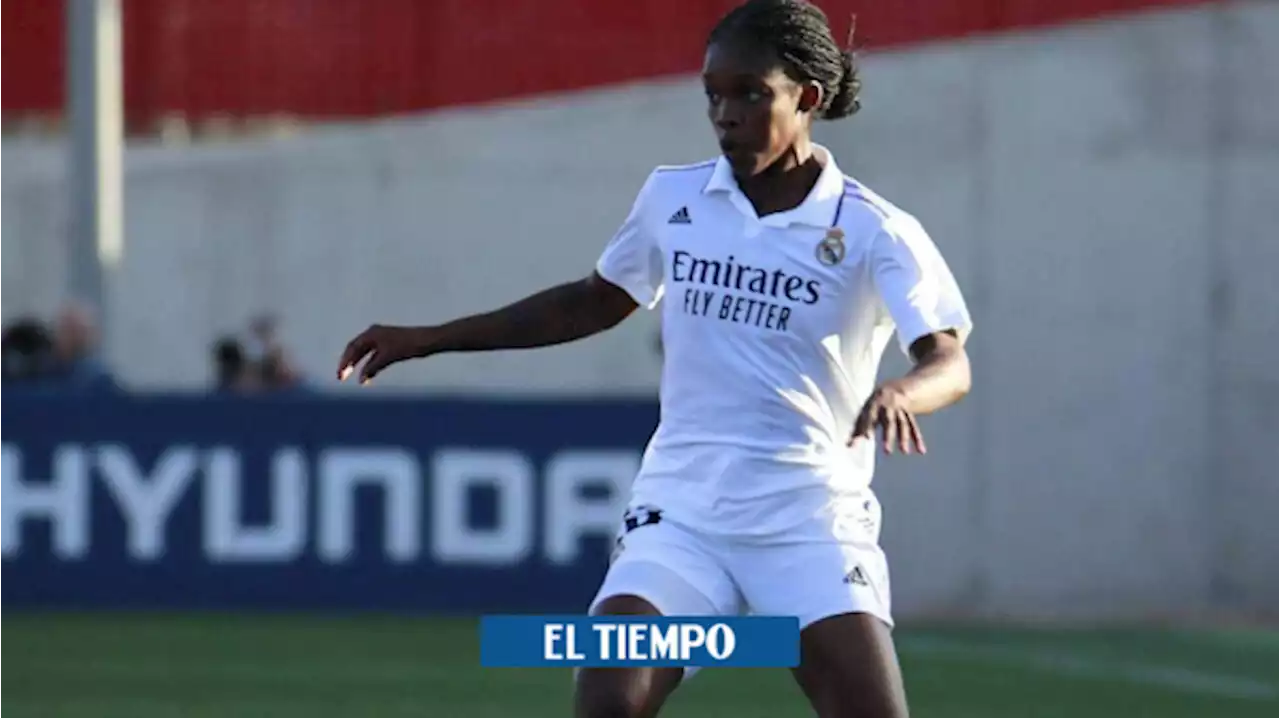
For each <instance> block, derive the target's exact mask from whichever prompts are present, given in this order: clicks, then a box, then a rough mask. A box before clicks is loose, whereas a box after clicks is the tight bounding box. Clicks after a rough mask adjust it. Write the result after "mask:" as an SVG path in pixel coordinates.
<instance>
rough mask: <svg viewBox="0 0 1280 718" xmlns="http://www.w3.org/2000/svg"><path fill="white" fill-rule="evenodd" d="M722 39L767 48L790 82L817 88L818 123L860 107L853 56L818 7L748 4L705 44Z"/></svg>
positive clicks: (787, 0) (787, 1) (801, 1)
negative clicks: (819, 99)
mask: <svg viewBox="0 0 1280 718" xmlns="http://www.w3.org/2000/svg"><path fill="white" fill-rule="evenodd" d="M725 39H734V40H747V41H750V42H753V43H759V44H760V45H761V46H763V47H768V48H770V49H771V50H773V52H774V53H775V54H776V55H777V56H778V58H779V59H781V60H782V64H783V68H784V70H785V71H786V73H787V75H788V76H789V77H790V78H791V79H792V80H795V81H796V82H816V83H818V84H819V85H821V86H822V105H821V106H819V107H818V108H817V114H818V116H819V117H821V118H822V119H824V120H838V119H840V118H842V117H849V116H850V115H852V114H854V113H855V112H857V111H858V110H859V109H860V107H861V103H860V102H859V101H858V93H859V91H860V90H861V89H862V81H861V79H860V78H859V77H858V66H857V60H856V57H855V56H854V53H853V52H852V51H845V50H842V49H840V46H839V45H837V44H836V41H835V38H833V37H832V35H831V26H830V24H829V23H828V22H827V15H826V13H824V12H823V11H822V9H821V8H819V7H818V6H816V5H813V4H811V3H808V2H805V0H749V2H747V3H744V4H742V5H739V6H738V7H736V8H734V9H733V10H732V11H730V12H729V14H727V15H725V16H724V17H723V18H722V19H721V20H720V22H719V23H717V24H716V26H715V28H714V29H712V31H711V35H710V37H709V38H708V39H707V45H712V44H714V43H716V42H718V41H720V40H725Z"/></svg>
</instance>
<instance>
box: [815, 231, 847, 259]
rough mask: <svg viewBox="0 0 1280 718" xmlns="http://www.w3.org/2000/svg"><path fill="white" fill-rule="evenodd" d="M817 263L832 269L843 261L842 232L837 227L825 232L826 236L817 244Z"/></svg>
mask: <svg viewBox="0 0 1280 718" xmlns="http://www.w3.org/2000/svg"><path fill="white" fill-rule="evenodd" d="M817 255H818V261H819V262H822V263H823V264H825V265H827V266H828V267H834V266H836V265H837V264H839V263H841V262H843V261H844V230H842V229H840V228H839V227H832V228H831V229H828V230H827V236H825V237H823V238H822V241H821V242H818V249H817Z"/></svg>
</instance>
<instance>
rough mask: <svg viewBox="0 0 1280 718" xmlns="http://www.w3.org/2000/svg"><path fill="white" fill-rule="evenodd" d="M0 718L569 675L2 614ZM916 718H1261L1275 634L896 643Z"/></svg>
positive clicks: (538, 684)
mask: <svg viewBox="0 0 1280 718" xmlns="http://www.w3.org/2000/svg"><path fill="white" fill-rule="evenodd" d="M0 635H2V636H3V655H4V659H5V660H4V672H3V690H2V694H3V698H2V699H0V700H2V703H3V707H2V709H3V712H4V716H5V718H171V717H172V718H178V717H181V718H214V717H217V718H224V717H226V716H237V717H238V718H251V717H253V716H264V717H266V716H270V717H271V718H295V717H296V718H302V717H303V716H305V717H306V718H325V717H329V716H332V717H333V718H350V717H351V716H382V717H386V718H395V717H397V716H442V717H452V716H457V717H459V718H485V717H487V716H493V717H494V718H508V717H509V716H526V717H528V718H543V717H544V716H545V717H550V716H558V717H559V716H567V715H570V714H571V711H570V708H569V698H570V672H569V671H568V670H560V669H521V670H517V669H501V670H498V669H483V668H481V667H480V666H479V659H478V653H477V650H478V648H477V639H478V634H477V626H476V622H475V621H473V620H468V619H453V618H421V617H405V618H398V617H389V616H387V617H383V616H380V617H342V618H326V617H312V616H306V617H304V616H277V615H269V616H264V615H253V616H244V615H151V614H84V615H81V614H77V615H54V614H45V615H23V614H14V613H10V614H9V615H7V616H5V617H4V619H3V625H2V627H0ZM897 637H898V643H899V652H900V655H901V659H902V664H903V670H904V672H905V675H906V680H907V691H908V697H909V700H910V703H911V708H912V715H913V716H917V717H920V718H1028V717H1034V718H1054V717H1056V716H1061V717H1062V718H1079V717H1080V716H1090V717H1091V718H1113V717H1114V718H1136V717H1139V716H1153V717H1159V718H1182V717H1185V718H1208V717H1211V716H1212V717H1214V718H1236V717H1239V718H1245V717H1246V716H1267V718H1273V717H1274V716H1276V715H1277V711H1278V704H1277V703H1278V702H1277V680H1276V676H1277V662H1276V655H1277V634H1276V631H1275V630H1274V629H1260V630H1258V631H1243V630H1241V631H1189V630H1188V631H1158V630H1139V629H1125V630H1117V629H1108V630H1079V631H1065V630H1015V629H992V628H926V627H921V626H912V625H907V626H904V627H902V628H900V629H899V630H898V632H897ZM807 715H810V712H809V710H808V707H807V706H806V705H805V703H804V700H803V698H802V697H801V694H800V691H799V689H798V688H796V687H795V685H794V684H793V683H792V681H791V678H790V676H789V674H788V673H787V671H785V670H729V669H710V670H705V671H703V672H701V673H700V674H698V675H697V676H696V677H695V678H694V679H693V680H692V681H690V682H689V683H688V684H686V685H685V686H683V687H682V688H681V689H680V691H679V692H678V693H677V695H676V696H675V698H674V699H673V701H672V702H671V703H670V704H669V706H668V709H667V711H666V712H665V713H664V714H663V716H664V718H668V717H669V718H682V717H683V718H694V717H698V718H716V717H717V716H724V717H725V718H754V717H756V716H759V717H761V718H764V717H766V716H768V717H770V718H786V717H787V716H807Z"/></svg>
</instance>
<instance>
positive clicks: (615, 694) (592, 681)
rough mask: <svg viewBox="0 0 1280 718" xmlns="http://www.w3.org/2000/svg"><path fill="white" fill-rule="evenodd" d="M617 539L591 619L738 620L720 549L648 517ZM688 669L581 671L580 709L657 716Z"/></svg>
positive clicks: (581, 712) (738, 602)
mask: <svg viewBox="0 0 1280 718" xmlns="http://www.w3.org/2000/svg"><path fill="white" fill-rule="evenodd" d="M647 518H648V519H649V521H648V523H644V522H636V523H634V527H633V528H631V529H630V530H627V529H625V528H624V531H623V533H622V534H621V535H620V536H619V545H618V550H617V551H616V552H615V558H614V560H613V562H612V564H611V565H610V567H609V570H608V573H607V574H606V575H605V579H604V581H603V582H602V584H601V586H600V589H599V591H598V592H597V593H596V597H595V599H594V600H593V601H592V602H591V608H590V613H591V614H592V615H667V616H720V615H734V614H736V613H738V611H739V609H740V607H741V597H740V596H739V595H738V593H737V589H736V588H735V587H734V585H733V583H732V581H731V579H730V578H729V575H728V572H727V571H726V570H725V569H724V568H723V564H722V562H721V561H720V560H719V559H718V558H717V556H716V553H715V547H714V545H712V544H709V543H707V542H706V541H705V540H703V539H702V538H700V537H699V536H697V535H695V534H693V533H690V532H688V531H685V530H683V529H680V528H678V527H676V526H674V525H672V524H670V523H663V522H661V521H660V520H658V519H654V518H653V517H647ZM693 672H694V669H691V668H683V669H682V668H664V667H636V668H584V669H582V670H581V671H578V672H577V674H576V691H575V692H576V697H575V710H576V712H577V715H578V716H579V717H584V716H615V715H616V716H652V715H656V713H657V711H658V710H659V709H660V708H661V706H662V704H663V703H664V702H665V701H666V699H667V697H668V696H670V695H671V693H672V691H674V690H675V689H676V688H677V687H678V686H679V684H680V682H681V681H682V680H683V679H685V678H687V677H688V676H690V675H692V673H693Z"/></svg>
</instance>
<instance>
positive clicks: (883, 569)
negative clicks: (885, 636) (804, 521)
mask: <svg viewBox="0 0 1280 718" xmlns="http://www.w3.org/2000/svg"><path fill="white" fill-rule="evenodd" d="M871 522H874V526H868V527H867V531H866V535H867V536H876V535H878V533H879V505H878V503H877V504H875V505H874V507H872V509H871V510H869V511H868V515H867V516H866V517H865V520H864V525H865V524H867V523H871ZM809 529H810V530H805V531H802V532H797V533H796V535H794V536H790V535H789V536H786V537H782V538H780V539H772V540H769V541H759V540H742V539H727V538H724V537H719V536H708V535H704V534H701V533H699V532H697V531H695V530H693V529H691V528H689V527H686V526H680V525H676V524H675V523H673V522H671V521H670V520H667V519H666V518H665V517H663V516H662V515H661V512H659V511H655V510H652V509H646V508H643V507H635V508H632V509H631V510H629V511H628V512H627V517H626V520H625V521H624V525H623V527H622V529H621V530H620V531H619V534H618V544H617V548H616V550H615V554H614V558H613V561H612V563H611V565H610V566H609V570H608V573H607V574H606V575H605V578H604V581H603V582H602V584H601V586H600V589H599V591H597V593H596V596H595V598H594V599H593V600H592V602H591V606H590V609H589V613H591V614H595V613H596V612H597V610H598V608H599V605H600V603H601V602H602V601H604V600H605V599H606V598H609V597H610V596H618V595H633V596H639V597H640V598H643V599H644V600H646V601H648V602H649V603H651V604H653V606H654V607H655V608H656V609H658V612H659V613H661V614H662V615H664V616H736V615H741V614H747V613H751V614H757V615H767V616H796V617H797V618H798V619H799V620H800V627H801V629H803V628H805V627H806V626H809V625H811V624H813V623H815V622H817V621H819V620H822V619H823V618H828V617H830V616H836V615H840V614H844V613H869V614H871V615H873V616H875V617H877V618H879V619H880V620H882V621H884V622H885V623H886V624H888V625H889V626H892V625H893V619H892V614H891V611H890V592H889V571H888V566H887V564H886V561H885V557H884V553H883V552H882V551H881V550H880V547H879V546H878V545H877V544H876V543H875V541H873V540H872V541H867V540H859V537H858V536H856V535H846V536H837V535H836V533H835V532H834V531H829V530H827V531H824V530H821V529H820V528H818V527H816V526H815V527H809ZM691 672H692V671H690V670H686V676H687V675H689V674H690V673H691Z"/></svg>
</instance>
